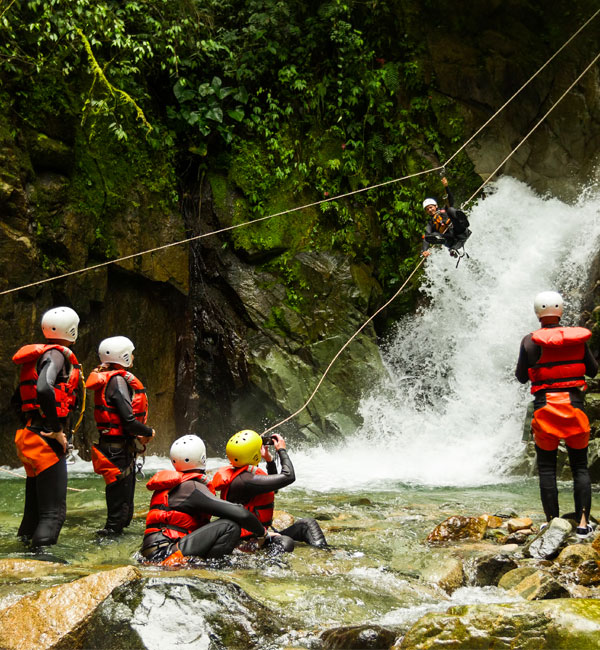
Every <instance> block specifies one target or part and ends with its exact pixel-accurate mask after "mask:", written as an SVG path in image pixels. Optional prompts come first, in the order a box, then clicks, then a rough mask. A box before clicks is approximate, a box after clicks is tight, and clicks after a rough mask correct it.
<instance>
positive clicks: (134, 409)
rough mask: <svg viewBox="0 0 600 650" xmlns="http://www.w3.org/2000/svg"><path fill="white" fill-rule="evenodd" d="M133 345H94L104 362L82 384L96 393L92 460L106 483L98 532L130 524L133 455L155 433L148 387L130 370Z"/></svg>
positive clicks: (117, 341)
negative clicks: (103, 515) (150, 422)
mask: <svg viewBox="0 0 600 650" xmlns="http://www.w3.org/2000/svg"><path fill="white" fill-rule="evenodd" d="M134 349H135V348H134V345H133V343H132V342H131V340H130V339H128V338H127V337H126V336H112V337H110V338H107V339H104V340H103V341H102V342H101V343H100V345H99V346H98V356H99V357H100V361H101V362H102V363H101V365H100V366H98V367H97V368H96V369H95V370H94V371H92V372H91V373H90V376H89V377H88V380H87V382H86V384H85V385H86V388H89V389H91V390H93V391H94V419H95V421H96V427H97V428H98V432H99V433H100V439H99V441H98V443H96V444H94V445H93V446H92V464H93V466H94V471H95V472H96V474H100V475H102V476H103V477H104V481H105V483H106V509H107V516H106V524H105V525H104V528H101V529H100V530H98V531H97V533H98V535H102V536H107V535H111V536H112V535H118V534H119V533H121V531H122V530H123V528H126V527H127V526H129V524H130V523H131V519H132V517H133V500H134V494H135V474H136V467H135V460H136V456H137V454H138V453H140V452H143V451H145V449H146V445H147V444H148V442H149V441H150V440H151V439H152V438H153V437H154V435H155V431H154V429H153V428H152V427H149V426H147V425H146V420H147V418H148V398H147V397H146V389H145V388H144V385H143V384H142V382H141V381H140V380H139V379H138V378H137V377H136V376H135V375H134V374H132V373H131V372H130V371H129V370H128V368H130V367H131V366H132V364H133V351H134Z"/></svg>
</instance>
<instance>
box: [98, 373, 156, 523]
mask: <svg viewBox="0 0 600 650" xmlns="http://www.w3.org/2000/svg"><path fill="white" fill-rule="evenodd" d="M105 397H106V403H107V404H108V405H109V406H110V407H112V408H114V409H115V410H116V411H117V414H118V416H119V418H120V420H121V423H122V425H123V433H124V435H123V436H102V435H101V436H100V441H99V442H98V448H99V449H100V451H101V452H102V453H103V454H104V455H105V456H106V458H107V459H108V460H109V461H110V462H111V463H112V464H113V465H115V467H118V468H119V469H120V470H121V474H120V476H119V477H118V479H117V480H116V481H114V482H113V483H109V484H108V485H107V486H106V510H107V515H106V524H105V525H104V528H103V529H102V530H101V531H99V532H102V533H107V534H115V533H120V532H121V531H122V530H123V528H126V527H127V526H129V524H130V523H131V519H132V518H133V507H134V495H135V457H136V446H135V439H136V436H146V437H151V436H152V427H149V426H146V425H145V424H144V423H143V422H140V421H139V420H136V418H135V416H134V414H133V406H132V403H131V393H130V390H129V385H128V383H127V382H126V381H125V379H123V377H121V376H120V375H114V376H113V377H111V378H110V380H109V382H108V384H107V386H106V391H105Z"/></svg>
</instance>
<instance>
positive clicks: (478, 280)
mask: <svg viewBox="0 0 600 650" xmlns="http://www.w3.org/2000/svg"><path fill="white" fill-rule="evenodd" d="M470 220H471V227H472V230H473V233H474V234H473V236H472V237H471V239H470V240H469V242H468V244H467V250H468V252H469V254H470V256H471V257H470V259H468V260H466V259H465V260H463V261H462V262H461V264H460V265H459V267H458V268H455V265H456V261H455V260H454V259H453V258H451V257H450V256H449V255H448V253H447V251H446V250H440V249H438V250H436V251H435V252H433V254H432V255H431V256H430V257H429V259H428V261H427V262H426V268H425V272H424V278H423V281H422V293H423V295H424V296H425V298H426V300H425V302H426V305H425V306H423V307H421V308H420V309H419V310H418V311H417V313H416V314H414V315H411V316H409V317H407V318H405V319H404V320H402V321H401V322H400V323H399V324H398V326H397V328H396V331H395V333H394V335H393V336H392V337H391V338H390V339H389V341H388V342H387V344H386V345H385V346H384V350H383V357H384V363H385V365H386V367H387V369H388V371H389V379H388V380H387V381H386V382H385V384H384V385H382V386H379V387H378V388H377V389H376V390H374V391H372V393H371V394H369V395H368V396H367V397H365V398H364V399H363V400H362V402H361V405H360V412H361V415H362V416H363V418H364V425H363V427H362V429H361V430H360V431H358V432H357V434H356V435H355V436H353V437H351V438H349V439H347V440H346V441H345V442H344V444H343V445H341V446H340V447H339V448H337V449H335V450H324V449H322V450H320V449H312V450H311V451H310V452H307V453H305V454H300V455H297V454H294V462H295V464H296V466H297V475H298V476H299V481H298V483H299V484H301V485H303V486H306V487H309V486H310V485H311V484H312V486H313V487H314V486H316V485H317V486H319V488H320V489H335V488H342V489H351V488H352V487H354V488H358V487H360V486H361V485H365V484H366V483H368V484H370V485H371V486H372V487H375V486H377V485H378V484H379V485H383V486H385V485H386V484H388V485H389V483H390V481H395V482H403V483H415V484H420V485H432V486H439V485H457V486H461V485H473V486H476V485H485V484H492V483H496V482H501V481H503V480H506V476H507V471H508V469H509V468H510V467H511V466H512V465H513V464H514V463H515V462H516V459H517V458H518V457H519V456H520V455H521V453H522V451H523V446H522V443H521V431H522V425H523V418H524V414H525V410H526V406H527V402H528V401H529V398H528V392H527V388H525V387H523V386H521V385H520V384H519V383H518V382H517V381H516V380H515V378H514V368H515V364H516V358H517V355H518V350H519V344H520V341H521V338H522V337H523V336H524V335H525V334H526V333H527V332H529V331H531V330H533V329H536V327H537V321H536V318H535V315H534V313H533V308H532V303H533V298H534V296H535V294H536V293H538V292H539V291H543V290H548V289H555V290H559V291H561V292H562V294H563V297H564V298H565V303H566V308H565V315H564V317H563V322H564V323H566V324H571V323H572V324H575V323H576V320H577V315H578V313H579V309H580V304H581V297H582V290H583V288H584V287H585V281H586V279H587V276H588V268H589V265H590V263H591V261H592V259H593V257H594V255H595V254H596V252H597V250H598V243H599V240H600V208H599V205H598V190H597V188H596V189H589V190H587V191H584V192H582V194H581V197H580V200H579V202H578V203H577V204H576V205H572V206H570V205H567V204H565V203H563V202H561V201H559V200H558V199H556V198H549V197H541V196H539V195H537V194H536V193H535V192H533V191H532V190H531V189H530V188H529V187H528V186H527V185H525V184H523V183H521V182H519V181H516V180H515V179H512V178H508V177H506V178H502V179H500V180H499V181H498V182H497V183H496V184H494V185H493V186H492V187H491V188H490V192H489V193H488V195H487V196H486V197H485V198H483V199H480V200H479V202H478V203H477V204H476V205H475V207H474V208H473V209H472V211H471V213H470Z"/></svg>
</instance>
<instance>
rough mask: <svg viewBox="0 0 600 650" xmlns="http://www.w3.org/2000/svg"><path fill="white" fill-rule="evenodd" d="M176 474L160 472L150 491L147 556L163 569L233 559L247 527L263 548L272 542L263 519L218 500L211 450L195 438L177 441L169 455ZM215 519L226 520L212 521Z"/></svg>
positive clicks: (145, 540)
mask: <svg viewBox="0 0 600 650" xmlns="http://www.w3.org/2000/svg"><path fill="white" fill-rule="evenodd" d="M169 456H170V458H171V463H172V464H173V468H174V469H173V470H160V471H159V472H157V473H156V474H155V475H154V476H153V477H152V478H151V479H150V480H149V481H148V483H147V485H146V487H147V488H148V489H149V490H151V491H152V492H153V493H154V494H153V495H152V500H151V501H150V510H149V512H148V515H147V517H146V530H145V532H144V541H143V544H142V549H141V551H140V552H141V554H142V556H143V557H144V558H145V560H146V561H147V562H152V563H155V564H161V565H162V566H177V565H179V564H187V563H188V562H189V561H190V559H192V558H195V557H199V558H220V557H223V556H224V555H229V554H230V553H231V552H232V551H233V549H234V548H235V547H236V546H237V544H238V542H239V540H240V533H241V530H242V527H244V528H245V529H247V530H249V531H250V532H251V534H252V535H255V536H256V537H257V539H259V540H260V543H261V544H262V543H264V542H265V540H266V539H267V538H268V533H267V529H266V528H265V527H264V526H263V525H262V524H261V522H260V521H259V520H258V518H257V517H256V516H255V515H254V514H252V513H251V512H250V511H248V510H246V509H245V508H243V507H242V506H240V505H235V504H233V503H227V502H226V501H223V500H221V499H219V498H217V497H215V495H214V490H213V489H212V487H211V485H210V483H209V480H208V478H207V476H206V448H205V446H204V442H203V441H202V439H201V438H199V437H198V436H194V435H187V436H183V437H182V438H179V439H177V440H176V441H175V442H174V443H173V444H172V445H171V450H170V451H169ZM211 517H220V519H217V520H216V521H210V519H211Z"/></svg>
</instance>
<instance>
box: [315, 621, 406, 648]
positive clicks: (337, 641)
mask: <svg viewBox="0 0 600 650" xmlns="http://www.w3.org/2000/svg"><path fill="white" fill-rule="evenodd" d="M397 636H398V634H397V633H396V632H394V631H393V630H390V629H387V628H385V627H381V626H380V625H358V626H356V627H338V628H334V629H332V630H327V631H326V632H324V633H323V634H322V635H321V638H322V640H323V648H324V649H325V650H354V649H355V648H361V650H362V649H363V648H364V649H365V650H371V649H373V650H388V648H389V647H390V646H391V645H392V644H393V643H394V641H395V640H396V638H397Z"/></svg>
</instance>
